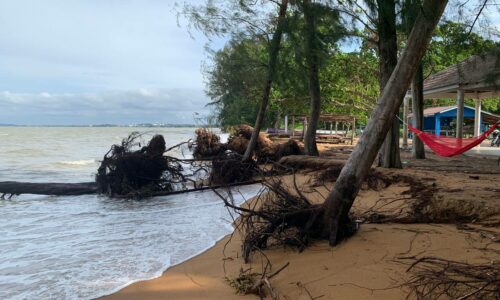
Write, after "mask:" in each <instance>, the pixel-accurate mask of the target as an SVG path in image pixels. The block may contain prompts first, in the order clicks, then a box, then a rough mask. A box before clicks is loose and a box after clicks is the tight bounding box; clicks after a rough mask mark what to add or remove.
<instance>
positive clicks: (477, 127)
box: [405, 53, 500, 138]
mask: <svg viewBox="0 0 500 300" xmlns="http://www.w3.org/2000/svg"><path fill="white" fill-rule="evenodd" d="M498 86H500V59H499V57H498V55H496V54H493V53H491V54H487V55H474V56H471V57H469V58H468V59H466V60H464V61H462V62H460V63H457V64H455V65H452V66H450V67H448V68H446V69H444V70H442V71H441V72H438V73H435V74H433V75H431V76H429V77H428V78H427V79H426V80H425V81H424V99H446V98H448V99H449V98H454V99H457V105H456V106H455V109H454V110H453V109H451V110H447V111H433V115H436V114H439V115H437V117H435V118H434V119H433V120H434V131H435V132H436V133H443V131H441V128H442V126H443V124H442V123H440V125H439V126H437V125H436V122H440V121H443V120H445V119H446V118H447V117H451V116H450V115H452V114H455V120H456V121H455V123H454V126H455V130H454V132H455V136H456V137H457V138H461V137H463V132H464V118H469V117H468V116H469V115H468V114H470V112H473V113H474V118H473V120H474V126H473V135H474V136H479V135H480V134H481V131H482V128H483V127H482V125H483V123H485V122H487V120H489V118H490V117H491V114H488V113H486V114H483V113H482V110H481V100H482V99H485V98H496V97H500V93H499V91H497V88H498ZM465 99H474V102H475V107H474V108H470V107H466V106H465V105H464V100H465ZM407 103H408V101H405V105H408V104H407ZM407 109H408V108H405V110H407ZM466 111H468V112H466ZM431 112H432V111H431ZM443 114H444V115H443ZM443 117H444V118H443ZM493 118H494V116H493ZM469 119H470V118H469ZM428 122H432V120H430V121H428ZM488 123H491V122H488ZM406 130H407V128H405V131H406Z"/></svg>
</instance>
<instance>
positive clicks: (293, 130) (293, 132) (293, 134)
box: [292, 116, 295, 138]
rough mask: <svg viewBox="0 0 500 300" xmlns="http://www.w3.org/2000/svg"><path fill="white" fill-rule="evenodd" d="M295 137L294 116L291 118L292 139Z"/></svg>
mask: <svg viewBox="0 0 500 300" xmlns="http://www.w3.org/2000/svg"><path fill="white" fill-rule="evenodd" d="M294 137H295V116H292V138H294Z"/></svg>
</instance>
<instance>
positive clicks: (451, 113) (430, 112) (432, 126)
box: [409, 105, 500, 136]
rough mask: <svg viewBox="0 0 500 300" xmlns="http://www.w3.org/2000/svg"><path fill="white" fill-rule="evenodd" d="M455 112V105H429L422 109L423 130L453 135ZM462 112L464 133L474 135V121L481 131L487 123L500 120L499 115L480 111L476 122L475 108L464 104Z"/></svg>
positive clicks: (485, 128)
mask: <svg viewBox="0 0 500 300" xmlns="http://www.w3.org/2000/svg"><path fill="white" fill-rule="evenodd" d="M457 113H458V108H457V106H456V105H453V106H438V107H429V108H426V109H424V126H423V127H424V128H423V131H425V132H429V133H433V134H437V135H444V136H455V135H456V120H457ZM463 114H464V115H463V120H464V124H465V125H464V127H463V133H464V135H474V131H473V129H474V125H475V124H476V123H478V124H480V126H479V127H480V128H479V129H480V132H481V133H482V132H484V131H486V130H488V127H489V125H491V124H494V123H496V122H497V121H499V120H500V116H497V115H494V114H492V113H489V112H486V111H481V113H480V114H479V117H480V119H479V122H476V119H475V118H476V116H477V114H476V109H475V108H474V107H470V106H464V111H463ZM409 118H410V121H411V120H412V118H413V116H412V115H410V116H409Z"/></svg>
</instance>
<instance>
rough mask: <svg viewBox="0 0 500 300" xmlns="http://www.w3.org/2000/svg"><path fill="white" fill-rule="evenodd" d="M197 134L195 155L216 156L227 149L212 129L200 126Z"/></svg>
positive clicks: (202, 156) (196, 156) (201, 156)
mask: <svg viewBox="0 0 500 300" xmlns="http://www.w3.org/2000/svg"><path fill="white" fill-rule="evenodd" d="M195 134H196V141H195V143H196V146H195V147H194V151H193V157H195V158H205V157H214V156H218V155H221V154H222V153H223V152H224V151H225V150H226V147H225V145H223V144H221V142H220V138H219V136H218V135H217V134H215V133H214V132H212V131H211V130H210V129H206V128H198V129H196V131H195Z"/></svg>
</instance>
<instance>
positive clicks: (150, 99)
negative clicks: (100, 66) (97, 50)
mask: <svg viewBox="0 0 500 300" xmlns="http://www.w3.org/2000/svg"><path fill="white" fill-rule="evenodd" d="M206 103H207V101H206V97H205V95H204V93H203V91H202V90H198V89H138V90H131V91H108V92H100V93H80V94H70V93H64V94H51V93H47V92H42V93H12V92H6V91H5V92H0V123H7V124H27V125H43V124H55V125H71V124H82V125H83V124H103V123H113V124H131V123H157V122H161V123H177V124H179V123H183V124H186V123H189V124H192V123H194V119H193V115H194V114H195V113H196V112H197V113H201V114H207V113H208V112H209V109H208V108H207V107H205V105H206Z"/></svg>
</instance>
